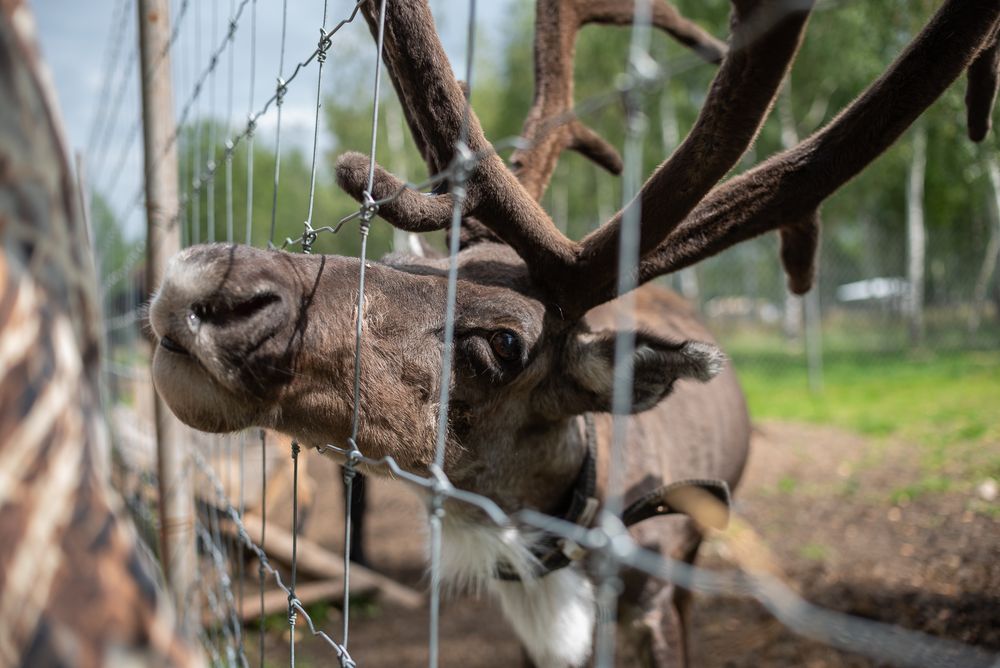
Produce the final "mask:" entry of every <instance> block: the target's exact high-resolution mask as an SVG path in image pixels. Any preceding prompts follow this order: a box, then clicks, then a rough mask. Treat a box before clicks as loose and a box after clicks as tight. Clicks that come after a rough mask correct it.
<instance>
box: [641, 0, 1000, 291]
mask: <svg viewBox="0 0 1000 668" xmlns="http://www.w3.org/2000/svg"><path fill="white" fill-rule="evenodd" d="M998 18H1000V3H997V2H995V1H994V0H977V1H971V0H946V2H945V3H944V4H943V5H942V6H941V7H940V9H938V11H937V13H936V14H935V15H934V16H933V17H932V18H931V20H930V21H929V22H928V23H927V25H926V26H925V27H924V29H923V30H922V31H921V32H920V33H919V34H918V35H917V36H916V37H915V38H914V40H913V41H912V42H911V43H910V45H909V46H908V47H907V48H906V50H905V51H904V52H903V53H902V54H901V55H900V56H899V58H898V59H897V60H896V62H895V63H893V64H892V66H891V67H890V68H889V69H888V70H887V71H886V72H885V73H884V74H883V75H882V76H881V77H879V78H878V79H877V80H876V81H875V82H874V83H872V84H871V85H870V86H869V87H868V89H867V90H865V92H864V93H862V94H861V96H860V97H858V98H857V100H855V101H854V103H853V104H851V105H850V106H849V107H848V108H847V109H845V110H844V111H843V112H841V113H840V114H839V115H838V116H837V117H836V118H835V119H834V120H833V121H831V122H830V123H829V124H828V125H827V126H826V127H824V128H823V129H822V130H820V131H818V132H816V133H815V134H813V135H812V136H811V137H809V138H808V139H806V140H805V141H803V142H802V143H800V144H799V145H798V146H796V147H794V148H792V149H790V150H788V151H785V152H783V153H780V154H778V155H776V156H774V157H772V158H770V159H768V160H766V161H765V162H763V163H762V164H760V165H758V166H757V167H755V168H754V169H751V170H750V171H748V172H746V173H745V174H742V175H740V176H738V177H736V178H733V179H732V180H730V181H728V182H727V183H725V184H723V185H721V186H719V187H717V188H716V189H714V190H713V191H712V192H711V193H709V195H708V196H707V197H706V198H705V200H704V201H703V202H702V203H701V204H699V205H698V206H697V207H696V208H695V210H694V211H692V212H691V215H690V216H688V218H687V220H685V221H684V223H683V224H682V225H681V226H680V227H679V228H678V229H677V230H676V231H675V232H674V233H673V234H671V235H670V236H669V237H667V239H666V240H665V241H664V242H663V243H662V244H660V246H659V247H657V249H656V251H655V252H654V253H652V254H650V255H649V256H647V257H645V258H644V259H643V261H642V266H641V267H640V271H639V280H640V282H642V281H648V280H650V279H652V278H654V277H656V276H659V275H661V274H665V273H668V272H672V271H676V270H678V269H681V268H683V267H686V266H689V265H691V264H694V263H696V262H698V261H699V260H701V259H702V258H705V257H707V256H709V255H714V254H715V253H718V252H719V251H722V250H724V249H726V248H728V247H730V246H733V245H735V244H737V243H739V242H741V241H744V240H746V239H750V238H752V237H754V236H757V235H760V234H763V233H764V232H767V231H769V230H773V229H776V228H780V227H783V226H785V225H786V224H787V223H788V222H789V221H795V220H802V219H804V218H806V217H808V216H810V215H812V213H813V212H815V211H816V209H817V208H818V207H819V205H820V204H821V203H822V201H823V200H825V199H826V198H827V197H829V196H830V195H831V194H832V193H833V192H834V191H835V190H837V188H839V187H840V186H842V185H843V184H844V183H846V182H847V181H849V180H850V179H851V178H852V177H853V176H855V175H856V174H857V173H858V172H860V171H861V170H862V169H863V168H864V167H866V166H867V165H868V164H869V163H871V162H872V161H873V160H874V159H875V158H877V157H878V156H879V155H881V153H882V152H883V151H884V150H885V149H886V148H888V147H889V146H890V145H892V143H893V142H895V141H896V140H897V139H898V138H899V136H900V135H901V134H902V133H903V132H904V131H905V130H906V129H907V128H908V127H909V126H910V125H911V124H912V123H913V121H914V120H915V119H916V118H917V117H918V116H919V115H920V114H921V113H922V112H923V111H924V110H925V109H926V108H927V107H928V106H930V104H931V103H932V102H934V100H936V99H937V98H938V97H939V96H940V95H941V93H943V92H944V90H945V89H946V88H947V87H948V86H949V85H950V84H951V83H952V82H953V81H954V80H955V79H956V78H957V77H958V76H959V75H960V74H961V73H962V72H963V71H965V70H966V68H967V67H968V65H969V64H970V62H971V61H972V60H973V58H975V57H976V56H977V55H978V54H979V53H980V52H981V49H982V48H983V46H984V45H986V44H988V43H989V40H990V39H992V38H993V36H994V34H995V31H996V25H997V21H998Z"/></svg>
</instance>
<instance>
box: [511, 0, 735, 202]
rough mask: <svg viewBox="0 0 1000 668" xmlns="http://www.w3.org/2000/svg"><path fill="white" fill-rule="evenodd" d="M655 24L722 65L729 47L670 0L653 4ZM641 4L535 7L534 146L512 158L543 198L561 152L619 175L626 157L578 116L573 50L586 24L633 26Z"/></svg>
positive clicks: (530, 122) (528, 130)
mask: <svg viewBox="0 0 1000 668" xmlns="http://www.w3.org/2000/svg"><path fill="white" fill-rule="evenodd" d="M651 9H652V14H651V16H650V19H651V22H652V24H653V25H654V26H656V27H657V28H659V29H661V30H663V31H665V32H667V33H669V34H670V35H671V36H673V37H674V38H675V39H676V40H677V41H679V42H680V43H682V44H684V45H686V46H689V47H690V48H691V49H692V50H693V51H694V52H695V53H697V54H698V55H699V56H700V57H701V58H703V59H705V60H706V61H708V62H712V63H718V62H720V61H721V60H722V59H723V57H724V56H725V55H726V45H725V44H724V43H723V42H721V41H719V40H718V39H716V38H715V37H713V36H712V35H710V34H708V33H707V32H705V31H704V30H703V29H702V28H700V27H699V26H698V25H696V24H695V23H692V22H691V21H689V20H687V19H686V18H684V17H683V16H681V14H680V13H679V12H678V11H677V10H676V9H675V8H674V7H673V6H672V5H671V4H669V3H668V2H666V1H665V0H656V1H655V2H653V3H652V5H651ZM634 10H635V3H634V2H629V1H628V0H625V1H624V2H622V1H613V0H538V3H537V5H536V8H535V98H534V103H533V104H532V107H531V110H530V111H529V112H528V116H527V118H526V119H525V122H524V127H523V129H522V131H521V136H522V137H524V138H525V139H526V140H528V145H527V146H526V147H523V148H519V149H518V150H517V151H515V152H514V154H513V155H512V156H511V168H512V169H513V170H514V174H515V175H516V176H517V178H518V180H519V181H520V182H521V185H523V186H524V189H525V190H527V191H528V194H529V195H531V196H532V197H533V198H535V199H536V200H538V199H541V197H542V195H543V194H544V192H545V188H546V186H547V185H548V183H549V179H550V178H551V177H552V173H553V172H554V171H555V167H556V162H557V161H558V159H559V154H560V153H562V151H563V150H565V149H567V148H569V149H573V150H574V151H578V152H580V153H582V154H583V155H585V156H586V157H588V158H590V159H591V160H593V161H594V162H596V163H597V164H599V165H601V166H602V167H604V168H605V169H607V170H608V171H609V172H611V173H613V174H618V173H620V172H621V170H622V160H621V157H620V156H619V155H618V151H617V150H615V148H614V147H613V146H611V145H610V144H609V143H608V142H607V141H605V140H604V139H602V138H601V137H600V136H599V135H598V134H597V133H596V132H594V131H593V130H591V129H590V128H588V127H587V126H586V125H584V124H583V123H582V122H581V121H580V120H579V119H578V118H575V117H573V104H574V102H573V54H574V51H575V47H576V36H577V34H578V33H579V31H580V28H582V27H583V26H585V25H587V24H589V23H602V24H609V25H622V26H624V25H631V24H632V22H633V12H634Z"/></svg>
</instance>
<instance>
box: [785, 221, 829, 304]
mask: <svg viewBox="0 0 1000 668" xmlns="http://www.w3.org/2000/svg"><path fill="white" fill-rule="evenodd" d="M778 233H779V236H780V238H781V265H782V266H783V267H784V268H785V275H786V276H787V277H788V289H789V290H790V291H791V292H792V294H796V295H804V294H805V293H807V292H809V290H810V289H811V288H812V286H813V281H815V280H816V251H817V250H818V249H819V237H820V220H819V211H818V210H817V211H813V212H812V213H810V214H809V215H807V216H806V217H805V218H804V219H803V220H801V221H799V222H797V223H792V224H791V225H785V226H784V227H782V228H780V229H779V230H778Z"/></svg>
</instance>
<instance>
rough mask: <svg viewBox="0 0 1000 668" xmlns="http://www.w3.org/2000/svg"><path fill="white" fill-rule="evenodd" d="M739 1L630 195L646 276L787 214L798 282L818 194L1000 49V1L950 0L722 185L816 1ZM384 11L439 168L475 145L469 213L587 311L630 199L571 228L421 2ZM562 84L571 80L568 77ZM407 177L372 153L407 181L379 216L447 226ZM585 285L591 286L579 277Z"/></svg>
mask: <svg viewBox="0 0 1000 668" xmlns="http://www.w3.org/2000/svg"><path fill="white" fill-rule="evenodd" d="M596 4H601V5H602V6H603V3H595V5H596ZM732 4H733V12H732V17H731V26H732V38H731V47H730V51H729V53H728V55H727V56H726V58H725V60H724V61H723V63H722V66H721V68H720V69H719V72H718V73H717V75H716V78H715V80H714V81H713V83H712V87H711V89H710V90H709V94H708V97H707V99H706V101H705V104H704V106H703V107H702V110H701V113H700V114H699V117H698V120H697V121H696V123H695V125H694V127H693V128H692V130H691V132H690V133H689V135H688V136H687V138H686V139H685V140H684V141H683V142H682V143H681V145H680V146H679V147H678V149H677V150H676V151H675V152H674V154H673V155H672V156H670V158H669V159H667V160H666V161H665V162H664V163H663V164H662V165H660V167H659V168H658V169H657V170H656V171H655V172H654V174H653V175H652V176H651V177H650V179H649V180H648V181H647V182H646V183H645V185H644V186H643V187H642V189H641V191H640V192H639V194H638V195H637V197H636V198H635V200H633V202H632V203H631V204H630V205H629V206H633V205H635V204H636V203H638V204H639V205H640V206H641V216H640V226H641V227H640V232H641V234H640V256H641V257H642V260H641V263H640V267H639V269H638V277H637V278H638V280H639V282H645V281H648V280H651V279H652V278H654V277H656V276H658V275H661V274H664V273H668V272H671V271H674V270H676V269H679V268H681V267H684V266H687V265H690V264H693V263H694V262H697V261H698V260H699V259H701V258H703V257H706V256H708V255H712V254H714V253H717V252H719V251H721V250H723V249H725V248H727V247H729V246H731V245H733V244H736V243H739V242H740V241H743V240H745V239H749V238H751V237H753V236H757V235H759V234H762V233H764V232H766V231H769V230H774V229H779V228H781V229H783V232H782V236H783V245H784V251H783V261H784V263H785V265H786V268H787V269H788V270H789V273H790V278H791V285H792V287H793V289H800V290H804V289H807V288H808V285H809V283H810V282H811V276H812V272H813V262H814V260H813V256H814V253H815V245H816V241H817V239H818V218H817V214H816V211H817V209H818V207H819V205H820V203H821V202H822V201H823V200H824V199H825V198H826V197H828V196H829V195H830V194H832V193H833V192H834V191H835V190H836V189H837V188H838V187H840V186H841V185H843V184H844V183H845V182H846V181H848V180H849V179H850V178H851V177H853V176H854V175H855V174H857V173H858V172H859V171H861V169H863V168H864V167H865V166H866V165H867V164H869V163H870V162H871V161H872V160H874V159H875V158H876V157H877V156H878V155H879V154H880V153H881V152H882V151H884V150H885V149H886V148H887V147H888V146H889V145H891V144H892V143H893V142H894V141H895V140H896V139H897V138H898V137H899V135H900V134H901V133H902V132H903V131H904V130H905V129H906V128H907V127H909V125H910V124H911V123H912V122H913V120H914V119H915V118H916V117H917V116H918V115H919V114H920V113H922V112H923V110H924V109H926V107H927V106H929V105H930V104H931V102H933V101H934V100H935V99H936V98H937V97H938V96H939V95H940V94H941V93H942V92H943V91H944V89H945V88H946V87H947V86H948V85H949V84H950V83H951V82H952V81H953V80H954V79H955V78H956V77H957V76H958V75H959V74H960V73H961V72H963V71H964V70H965V69H967V68H968V67H969V65H970V64H971V63H972V61H973V59H974V58H977V57H978V58H979V59H980V60H983V62H984V63H992V62H993V61H992V60H991V59H992V57H993V56H991V55H990V50H991V49H994V41H995V40H994V38H995V37H996V25H997V16H998V14H1000V3H997V2H995V0H946V2H945V3H944V5H943V6H942V7H941V9H940V10H939V11H938V12H937V14H935V16H934V17H933V18H932V19H931V21H930V22H929V23H928V25H927V26H926V27H925V28H924V30H923V31H922V32H921V33H920V35H918V36H917V38H916V39H915V40H914V41H913V42H912V43H911V45H910V46H909V47H908V48H907V49H906V51H905V52H904V53H903V54H902V55H901V56H900V58H899V59H898V60H897V62H896V63H895V64H894V65H893V66H892V67H891V68H890V69H889V70H888V71H887V72H886V73H885V74H884V75H883V76H882V77H880V78H879V79H878V80H877V81H876V82H875V83H874V84H872V86H870V87H869V89H868V90H867V91H865V93H864V94H862V96H861V97H859V98H858V100H856V101H855V103H853V104H852V105H851V106H850V107H849V108H848V109H847V110H846V111H844V112H843V113H841V114H840V115H839V116H838V117H837V118H836V119H835V120H834V121H833V122H831V123H830V124H829V125H828V126H827V127H826V128H824V129H823V130H821V131H820V132H818V133H816V134H814V135H813V136H812V137H810V138H809V139H807V140H805V141H804V142H802V143H800V144H799V145H798V146H796V147H795V148H793V149H790V150H788V151H785V152H784V153H781V154H779V155H777V156H775V157H773V158H771V159H769V160H767V161H766V162H764V163H762V164H761V165H760V166H758V167H757V168H755V169H753V170H750V171H749V172H747V173H746V174H743V175H741V176H739V177H737V178H734V179H732V180H730V181H729V182H727V183H725V184H723V185H722V186H716V185H715V184H716V183H717V182H718V180H719V179H721V178H722V177H723V176H724V175H725V173H726V172H727V171H728V170H729V169H730V168H731V167H732V166H733V165H734V164H735V163H736V161H737V160H738V159H739V158H740V156H741V155H742V154H743V153H744V151H745V150H746V148H747V147H748V146H749V144H750V142H751V141H752V140H753V138H754V137H755V136H756V134H757V132H758V130H759V128H760V126H761V124H762V122H763V119H764V118H765V116H766V115H767V113H768V111H769V110H770V108H771V106H772V103H773V101H774V97H775V95H776V93H777V91H778V89H779V87H780V85H781V81H782V79H783V78H784V76H785V74H786V72H787V70H788V67H789V64H790V63H791V61H792V60H793V58H794V56H795V53H796V51H797V49H798V46H799V43H800V40H801V36H802V33H803V30H804V28H805V24H806V21H807V18H808V15H809V12H810V10H811V6H812V2H811V0H798V1H793V0H733V2H732ZM373 5H374V3H369V4H368V5H367V6H366V7H365V10H364V11H365V15H366V18H367V19H368V21H369V24H370V25H372V26H374V25H377V16H376V9H375V8H374V6H373ZM552 6H553V7H555V6H559V7H561V6H563V5H552ZM385 19H386V20H385V31H386V34H385V38H386V48H385V62H386V65H387V67H388V69H389V72H390V75H391V76H392V79H393V82H394V84H395V86H396V89H397V91H398V92H399V94H400V98H401V101H402V103H403V106H404V108H406V109H407V110H408V116H407V117H408V120H409V122H410V126H411V128H412V129H413V131H414V136H415V137H416V140H417V143H418V145H419V146H420V147H421V150H422V152H423V153H424V156H425V159H426V160H427V162H428V165H429V166H430V167H431V168H432V169H435V170H439V169H442V168H444V166H445V165H448V164H449V163H450V162H451V160H452V157H453V155H454V152H455V149H454V147H455V146H456V144H457V142H458V140H459V139H460V133H461V128H463V127H465V128H466V132H467V134H466V143H467V145H468V148H469V149H470V150H471V151H472V152H473V153H474V154H476V155H477V156H478V158H479V160H478V163H477V164H476V165H475V167H474V168H473V169H472V171H471V173H470V174H469V175H468V180H467V182H466V190H467V193H468V194H467V196H466V198H465V200H464V202H463V208H462V214H463V216H464V217H466V218H475V219H477V220H478V221H479V222H481V223H482V225H484V226H485V227H486V228H488V230H489V231H490V232H492V233H493V234H495V235H496V236H497V237H499V238H500V239H501V240H503V241H504V242H506V243H508V244H509V245H510V246H511V247H513V248H514V250H516V251H517V253H518V254H519V255H520V256H521V257H522V258H523V259H524V260H525V262H526V264H527V265H528V267H529V269H530V271H531V272H532V275H533V276H534V278H535V279H536V284H537V285H539V286H543V287H544V289H545V290H547V291H548V297H549V298H550V300H552V301H553V302H555V303H556V304H558V305H559V307H560V309H561V310H562V312H563V313H564V314H565V315H566V316H567V317H569V318H573V317H577V316H580V315H582V314H583V313H585V312H586V311H587V310H588V309H589V308H591V307H592V306H594V305H597V304H600V303H603V302H605V301H608V300H609V299H612V298H614V296H615V275H616V270H617V266H616V258H617V246H618V231H619V227H620V225H621V222H622V218H623V212H619V213H618V214H616V215H615V216H614V217H612V219H611V220H609V221H608V222H607V223H605V224H604V225H603V226H601V227H600V228H599V229H598V230H596V231H594V232H593V233H591V234H590V235H588V236H587V237H586V238H584V239H583V240H581V241H580V242H574V241H572V240H570V239H568V238H566V237H565V236H564V235H563V234H562V233H561V232H559V231H558V230H557V229H556V227H555V225H554V224H553V223H552V220H551V219H550V218H549V217H548V215H547V214H546V213H545V212H544V211H543V210H542V209H541V208H540V207H539V205H538V203H537V202H536V200H535V198H534V197H533V196H532V193H531V192H530V191H529V190H528V189H526V188H525V187H524V186H523V185H522V184H521V183H520V182H519V181H518V179H517V178H515V177H514V175H513V174H512V173H511V172H510V171H509V170H508V169H507V168H506V167H505V166H504V165H503V162H502V161H501V160H500V158H499V157H498V156H497V155H496V154H495V153H494V152H493V151H492V147H491V146H490V145H489V143H488V142H487V141H486V139H485V137H484V135H483V132H482V128H481V127H480V125H479V122H478V120H477V119H476V117H475V115H474V114H471V112H470V113H469V116H468V118H467V119H466V109H467V107H466V103H465V99H464V96H463V94H462V90H461V88H460V87H459V85H458V83H457V82H456V80H455V77H454V75H453V73H452V72H451V68H450V67H449V65H448V61H447V58H446V56H445V54H444V50H443V48H442V47H441V44H440V42H439V40H438V37H437V34H436V33H435V31H434V25H433V19H432V18H431V15H430V11H429V9H428V8H427V5H426V2H406V3H399V4H397V5H394V7H393V11H392V12H390V13H389V14H388V15H387V16H386V17H385ZM990 40H993V41H990ZM559 53H561V54H563V53H565V49H563V50H561V51H559ZM557 70H558V68H557ZM993 71H994V72H995V68H994V70H993ZM988 80H989V77H984V76H980V75H977V74H975V73H973V72H970V87H971V88H973V89H974V90H977V91H981V90H983V89H989V86H986V85H985V82H988ZM973 82H975V83H973ZM567 85H570V84H566V83H562V84H561V86H562V90H564V91H565V89H566V86H567ZM991 85H992V84H991ZM541 106H544V105H541ZM981 107H982V105H981V104H980V105H978V106H976V107H975V108H976V109H980V108H981ZM971 108H972V107H971V106H970V109H971ZM970 113H971V112H970ZM976 113H977V114H980V116H981V112H978V111H977V112H976ZM540 116H541V115H540ZM466 121H467V122H466ZM526 125H528V126H530V125H531V123H530V122H529V123H528V124H526ZM558 146H559V144H558V142H556V143H553V144H551V147H550V148H549V149H547V150H545V151H541V150H540V151H538V152H536V153H535V155H536V156H537V157H538V159H539V161H540V162H542V163H543V164H542V166H540V167H534V166H531V165H528V164H527V163H524V164H522V165H521V166H520V168H519V171H520V172H521V173H522V175H523V174H524V170H525V169H534V170H535V172H534V173H535V174H537V175H538V176H536V177H533V178H532V179H527V178H526V179H525V181H526V182H527V183H528V185H529V186H532V189H533V190H535V191H537V192H539V193H540V191H541V189H543V188H544V183H545V182H546V181H547V179H548V175H549V174H551V171H550V167H546V166H545V165H547V164H549V161H552V164H554V157H555V155H557V154H558V152H559V150H561V147H560V148H552V147H558ZM524 155H527V154H525V153H522V156H524ZM547 170H548V171H547ZM367 176H368V174H367V158H366V157H364V156H362V155H360V154H346V155H344V156H342V157H341V159H340V161H339V162H338V170H337V179H338V182H339V183H340V184H341V186H342V187H344V189H345V190H347V191H348V192H349V193H351V194H352V195H353V196H355V197H356V198H358V199H361V198H363V196H364V189H365V186H366V184H367ZM532 184H535V185H532ZM402 186H403V182H402V181H400V180H399V179H398V178H396V177H394V176H393V175H391V174H389V173H388V172H386V171H385V170H383V169H382V168H381V167H377V168H376V174H375V178H374V183H373V187H372V192H371V193H370V194H371V196H372V197H374V198H375V199H383V198H389V197H390V196H391V195H393V194H395V193H396V192H397V191H400V190H402V192H401V193H400V194H399V196H398V197H395V198H392V199H390V200H389V201H387V202H386V203H385V204H384V205H383V206H382V208H381V210H380V214H381V215H382V217H384V218H385V219H386V220H388V221H389V222H390V223H392V224H393V225H395V226H396V227H399V228H401V229H404V230H408V231H412V232H424V231H431V230H438V229H443V228H444V227H446V226H447V224H448V222H449V221H450V218H451V211H452V204H453V200H452V197H451V196H450V195H448V194H436V195H423V194H421V193H416V192H413V191H409V190H405V189H402ZM713 188H714V189H713ZM581 285H586V286H588V287H587V289H586V290H580V289H579V286H581Z"/></svg>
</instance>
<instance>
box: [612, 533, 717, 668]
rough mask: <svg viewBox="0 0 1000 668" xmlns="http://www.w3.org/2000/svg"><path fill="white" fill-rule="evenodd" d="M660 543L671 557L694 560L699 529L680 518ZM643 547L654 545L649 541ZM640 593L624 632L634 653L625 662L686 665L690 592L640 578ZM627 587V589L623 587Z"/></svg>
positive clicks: (657, 667) (660, 667)
mask: <svg viewBox="0 0 1000 668" xmlns="http://www.w3.org/2000/svg"><path fill="white" fill-rule="evenodd" d="M665 538H666V541H665V542H662V543H660V549H661V551H662V552H663V553H664V554H666V555H668V556H669V557H670V558H672V559H676V560H678V561H685V562H687V563H691V564H693V563H694V560H695V557H696V556H697V555H698V548H699V547H700V545H701V540H702V536H701V532H700V531H698V529H697V527H696V526H695V524H694V522H693V521H691V520H690V519H684V520H683V523H682V524H678V525H675V527H672V528H671V529H670V530H669V531H668V532H667V535H666V536H665ZM646 547H648V548H650V549H656V547H655V546H654V545H653V544H647V545H646ZM638 588H639V590H640V593H639V595H638V597H637V599H633V600H634V602H633V604H632V605H633V606H634V607H632V610H631V612H632V614H631V615H629V618H630V621H629V624H628V632H629V633H630V635H631V636H632V637H633V639H634V642H633V643H632V646H633V648H634V652H635V657H634V661H633V663H630V664H629V665H639V666H648V667H649V668H686V667H687V666H688V620H689V618H690V608H691V599H692V597H691V593H690V592H689V591H687V590H685V589H681V588H680V587H677V586H676V585H674V584H673V583H666V584H664V583H663V582H662V581H660V580H655V579H652V578H649V579H646V578H643V580H642V582H641V584H640V585H638ZM626 591H628V589H626Z"/></svg>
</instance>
